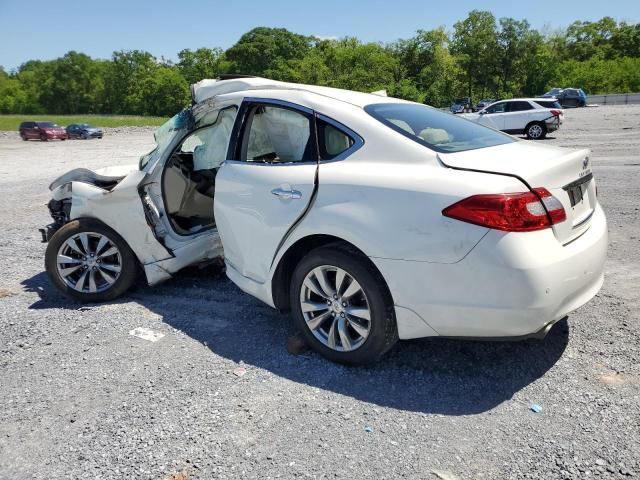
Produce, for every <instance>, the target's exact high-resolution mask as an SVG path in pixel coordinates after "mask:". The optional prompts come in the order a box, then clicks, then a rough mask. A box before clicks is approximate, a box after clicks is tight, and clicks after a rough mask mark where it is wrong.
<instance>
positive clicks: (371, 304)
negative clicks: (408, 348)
mask: <svg viewBox="0 0 640 480" xmlns="http://www.w3.org/2000/svg"><path fill="white" fill-rule="evenodd" d="M290 302H291V310H292V314H293V318H294V322H295V324H296V326H297V327H298V329H299V330H300V331H301V332H302V334H303V335H304V337H305V339H306V341H307V343H308V344H309V345H310V346H311V347H312V348H313V349H314V350H315V351H317V352H318V353H320V354H321V355H323V356H324V357H326V358H328V359H329V360H332V361H334V362H339V363H344V364H348V365H363V364H368V363H372V362H375V361H376V360H378V359H379V358H380V357H381V356H382V355H383V354H384V353H385V352H386V351H387V350H389V349H390V348H391V347H392V346H393V345H394V344H395V343H396V341H397V340H398V331H397V326H396V319H395V313H394V309H393V302H392V300H391V296H390V294H389V292H388V290H387V287H386V284H385V282H384V279H383V278H382V276H381V275H380V273H379V272H378V271H377V270H376V269H375V267H374V266H373V265H372V264H371V263H370V261H369V259H368V258H366V257H365V256H363V255H362V254H360V253H359V252H357V251H355V250H353V251H352V250H351V249H349V248H347V247H344V246H342V245H340V244H335V245H332V246H326V247H321V248H318V249H316V250H313V251H311V252H310V253H309V254H308V255H307V256H306V257H304V258H303V259H302V260H301V261H300V263H299V264H298V265H297V267H296V269H295V271H294V273H293V276H292V278H291V288H290Z"/></svg>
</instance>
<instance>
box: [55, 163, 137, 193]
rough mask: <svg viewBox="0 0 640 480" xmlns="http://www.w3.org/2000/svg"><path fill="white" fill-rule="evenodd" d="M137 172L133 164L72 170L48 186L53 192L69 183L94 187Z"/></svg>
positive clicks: (117, 180)
mask: <svg viewBox="0 0 640 480" xmlns="http://www.w3.org/2000/svg"><path fill="white" fill-rule="evenodd" d="M137 171H138V166H137V165H135V164H133V165H114V166H112V167H104V168H99V169H96V170H89V169H86V168H74V169H73V170H69V171H68V172H66V173H65V174H63V175H60V176H59V177H58V178H56V179H55V180H54V181H53V182H51V185H49V190H55V189H56V188H58V187H60V186H61V185H65V184H67V183H71V182H85V183H91V184H94V185H95V184H97V182H98V183H99V182H104V183H117V182H119V181H120V180H122V179H123V178H124V177H126V176H127V175H129V174H130V173H131V172H137ZM96 181H97V182H96Z"/></svg>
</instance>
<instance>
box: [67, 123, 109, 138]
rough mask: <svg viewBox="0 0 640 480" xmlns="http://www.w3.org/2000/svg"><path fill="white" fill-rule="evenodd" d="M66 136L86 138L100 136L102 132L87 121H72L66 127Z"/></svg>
mask: <svg viewBox="0 0 640 480" xmlns="http://www.w3.org/2000/svg"><path fill="white" fill-rule="evenodd" d="M66 130H67V137H68V138H70V139H71V138H81V139H83V140H86V139H88V138H102V136H103V135H104V132H103V131H102V130H101V129H100V128H98V127H94V126H93V125H89V124H88V123H72V124H71V125H69V126H68V127H67V128H66Z"/></svg>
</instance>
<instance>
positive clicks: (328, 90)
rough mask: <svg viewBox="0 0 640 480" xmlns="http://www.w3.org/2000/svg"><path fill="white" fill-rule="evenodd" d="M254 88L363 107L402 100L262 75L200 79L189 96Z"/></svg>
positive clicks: (196, 98) (200, 99)
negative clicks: (307, 95)
mask: <svg viewBox="0 0 640 480" xmlns="http://www.w3.org/2000/svg"><path fill="white" fill-rule="evenodd" d="M256 90H281V91H283V92H286V91H305V92H310V93H314V94H316V95H320V96H324V97H329V98H332V99H334V100H338V101H342V102H346V103H350V104H352V105H356V106H358V107H365V106H367V105H371V104H374V103H385V102H402V101H403V100H400V99H397V98H390V97H385V96H382V95H379V94H373V93H363V92H354V91H352V90H343V89H340V88H332V87H321V86H318V85H306V84H302V83H290V82H280V81H277V80H270V79H268V78H262V77H249V78H234V79H229V80H201V81H200V82H198V83H194V84H193V85H191V97H192V99H193V102H194V103H200V102H203V101H205V100H207V99H209V98H212V97H215V96H218V95H224V94H228V93H242V92H251V91H256Z"/></svg>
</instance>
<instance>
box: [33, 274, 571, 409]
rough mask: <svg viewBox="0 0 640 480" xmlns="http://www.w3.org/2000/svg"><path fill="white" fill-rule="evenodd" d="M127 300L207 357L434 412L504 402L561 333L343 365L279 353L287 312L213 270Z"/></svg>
mask: <svg viewBox="0 0 640 480" xmlns="http://www.w3.org/2000/svg"><path fill="white" fill-rule="evenodd" d="M23 286H24V287H25V289H26V290H29V291H33V292H36V293H38V295H39V296H40V300H39V301H37V302H36V303H34V304H33V305H31V307H30V308H36V309H44V308H46V309H49V308H69V309H78V308H80V307H81V305H80V304H77V303H72V302H70V301H68V300H65V299H64V298H63V297H62V296H61V295H60V294H59V293H58V292H57V291H56V290H54V288H53V287H52V286H50V285H49V282H48V280H47V278H46V275H45V274H39V275H36V276H34V277H32V278H30V279H28V280H25V281H24V282H23ZM131 301H134V302H137V303H139V304H141V305H143V306H144V307H146V308H148V309H149V310H151V311H153V312H154V313H157V314H158V315H160V316H162V318H163V321H164V322H165V323H167V324H168V325H171V326H172V327H174V328H176V329H178V330H181V331H183V332H185V333H186V334H187V335H189V336H190V337H191V338H193V339H194V340H197V341H198V342H200V343H202V344H204V345H207V347H208V348H209V349H210V350H211V352H212V353H214V354H215V355H219V356H221V357H224V358H227V359H230V360H232V361H234V362H241V361H242V362H244V364H245V365H246V366H247V368H248V369H249V370H250V369H251V368H252V367H255V368H260V369H264V370H267V371H269V372H272V373H273V374H275V375H278V376H280V377H283V378H286V379H289V380H291V381H294V382H298V383H301V384H306V385H309V386H311V387H317V388H320V389H324V390H328V391H332V392H336V393H339V394H341V395H345V396H348V397H352V398H354V399H357V400H361V401H365V402H370V403H372V404H377V405H380V406H385V407H392V408H397V409H400V410H409V411H416V412H424V413H433V414H442V415H470V414H477V413H481V412H485V411H487V410H490V409H492V408H494V407H495V406H497V405H499V404H500V403H502V402H504V401H506V400H509V399H510V398H511V397H512V396H513V395H514V394H515V393H517V392H518V391H519V390H521V389H522V388H524V387H525V386H527V385H528V384H530V383H531V382H533V381H535V380H536V379H538V378H540V377H541V376H543V375H544V374H545V373H546V372H547V371H548V370H549V369H550V368H552V367H553V366H554V364H555V363H556V362H557V361H558V359H559V358H560V357H561V355H562V353H563V352H564V350H565V348H566V346H567V342H568V338H569V326H568V323H567V321H566V320H562V321H561V322H559V323H558V324H557V325H556V326H554V327H553V328H552V329H551V331H550V332H549V334H548V336H547V338H546V339H545V340H543V341H538V340H526V341H519V342H479V341H462V340H449V339H437V338H434V339H422V340H414V341H406V342H400V343H398V345H397V346H396V347H395V348H394V349H393V350H392V351H391V352H389V353H388V354H387V355H386V356H385V357H384V358H383V359H382V360H381V361H380V362H379V363H378V364H376V365H373V366H371V367H368V368H348V367H344V366H340V365H336V364H333V363H330V362H328V361H326V360H324V359H322V358H321V357H320V356H318V355H316V354H313V353H307V354H305V355H301V356H293V355H290V354H289V353H287V351H286V349H285V344H286V340H287V337H288V336H289V335H290V334H291V333H292V332H291V331H290V326H289V321H288V318H289V317H288V316H286V315H281V314H279V313H278V312H276V311H274V310H273V309H271V308H270V307H268V306H266V305H263V304H262V303H260V302H259V301H258V300H255V299H253V298H252V297H250V296H249V295H246V294H244V293H242V292H241V291H240V290H239V289H238V288H236V287H235V286H234V285H233V284H232V283H231V282H230V281H229V280H227V279H226V278H225V277H223V276H222V275H221V274H220V273H219V272H217V273H216V272H211V271H208V269H205V270H203V271H197V270H187V271H185V272H182V273H181V274H179V275H178V276H177V278H175V279H173V280H171V281H169V282H167V283H164V284H162V285H158V286H156V287H153V288H149V287H146V288H144V287H143V288H138V289H137V290H136V291H134V292H132V293H131V294H129V295H127V296H126V297H124V298H122V299H120V300H118V301H117V302H114V303H121V302H123V303H124V302H131ZM85 308H94V307H91V306H85ZM105 321H108V320H105ZM160 345H161V343H159V344H158V346H160Z"/></svg>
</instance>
